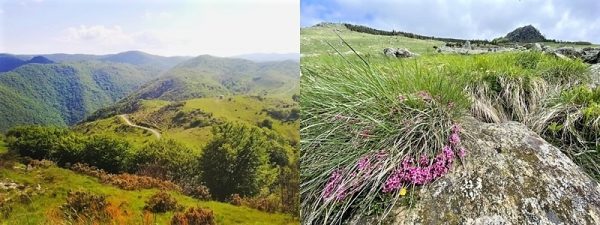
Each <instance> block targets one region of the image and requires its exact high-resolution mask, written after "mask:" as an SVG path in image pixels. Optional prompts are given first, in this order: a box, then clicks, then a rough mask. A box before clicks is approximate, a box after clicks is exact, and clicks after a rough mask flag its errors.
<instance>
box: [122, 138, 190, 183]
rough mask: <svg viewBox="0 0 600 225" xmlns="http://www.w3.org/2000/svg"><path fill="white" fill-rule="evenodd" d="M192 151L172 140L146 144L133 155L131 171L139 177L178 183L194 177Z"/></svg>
mask: <svg viewBox="0 0 600 225" xmlns="http://www.w3.org/2000/svg"><path fill="white" fill-rule="evenodd" d="M193 161H194V156H193V153H192V150H191V149H189V148H187V147H185V146H184V145H182V144H180V143H179V142H176V141H174V140H157V141H153V142H150V143H149V144H146V145H145V146H144V147H142V148H141V149H139V150H138V151H136V153H135V154H134V155H133V157H132V160H131V164H132V170H133V171H135V172H136V173H138V174H140V175H146V176H151V177H155V178H160V179H163V180H173V181H179V180H183V179H185V178H188V177H193V176H195V173H194V172H193V171H191V170H192V165H193Z"/></svg>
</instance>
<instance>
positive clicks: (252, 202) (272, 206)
mask: <svg viewBox="0 0 600 225" xmlns="http://www.w3.org/2000/svg"><path fill="white" fill-rule="evenodd" d="M242 205H245V206H248V207H249V208H253V209H257V210H260V211H263V212H268V213H275V212H281V211H283V205H282V204H281V199H279V198H277V197H275V196H273V195H271V196H258V197H251V198H244V199H243V200H242Z"/></svg>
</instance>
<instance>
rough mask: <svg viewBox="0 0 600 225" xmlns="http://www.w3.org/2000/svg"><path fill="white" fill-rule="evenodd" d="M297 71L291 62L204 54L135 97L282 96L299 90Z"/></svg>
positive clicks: (178, 98) (297, 66) (166, 98)
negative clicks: (261, 61) (256, 60)
mask: <svg viewBox="0 0 600 225" xmlns="http://www.w3.org/2000/svg"><path fill="white" fill-rule="evenodd" d="M299 69H300V67H299V63H298V62H294V61H281V62H264V63H256V62H253V61H250V60H245V59H234V58H220V57H214V56H208V55H204V56H199V57H196V58H193V59H190V60H188V61H185V62H183V63H181V64H179V65H177V66H175V67H173V68H172V69H171V70H169V71H167V72H166V73H165V74H164V75H163V76H161V77H160V78H159V79H157V80H154V81H152V82H150V83H148V84H147V85H145V86H144V87H142V88H141V89H140V90H138V91H137V92H136V93H134V95H136V98H138V99H163V100H183V99H190V98H199V97H207V96H217V95H233V94H266V95H269V94H281V93H285V92H291V90H294V89H296V90H297V89H298V88H297V86H298V81H299V73H300V71H299ZM289 95H290V96H291V95H292V94H289Z"/></svg>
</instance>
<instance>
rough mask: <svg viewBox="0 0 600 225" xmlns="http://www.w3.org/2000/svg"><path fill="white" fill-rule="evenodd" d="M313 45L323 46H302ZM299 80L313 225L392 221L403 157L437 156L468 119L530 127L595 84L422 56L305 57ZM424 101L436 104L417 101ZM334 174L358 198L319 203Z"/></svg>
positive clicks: (508, 61) (521, 59) (306, 206)
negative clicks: (361, 170)
mask: <svg viewBox="0 0 600 225" xmlns="http://www.w3.org/2000/svg"><path fill="white" fill-rule="evenodd" d="M315 29H323V28H315ZM305 32H308V31H306V30H305ZM305 34H307V33H303V35H305ZM313 37H315V38H316V37H318V36H315V35H312V34H310V33H309V35H308V37H306V36H303V37H302V38H303V40H307V39H310V38H313ZM327 37H329V38H333V39H335V38H337V37H336V36H335V35H329V36H327ZM342 37H343V38H344V36H343V34H342ZM319 38H320V37H319ZM386 38H388V37H386V36H382V37H374V40H380V41H373V40H371V42H372V44H371V45H370V46H367V50H369V49H371V48H370V47H373V46H377V47H376V48H377V49H378V48H380V47H381V46H378V45H379V43H381V40H385V39H386ZM322 39H323V38H321V40H322ZM367 40H368V39H367ZM367 40H365V43H364V44H365V45H369V41H367ZM338 41H339V39H338ZM346 41H347V42H348V43H349V44H350V45H352V47H353V48H354V49H355V50H356V51H359V52H363V51H365V50H364V48H361V47H357V46H355V45H354V44H353V43H352V42H351V41H349V40H346ZM359 45H360V44H359ZM340 46H341V45H340ZM323 49H331V47H329V48H326V47H323ZM341 49H347V47H346V48H344V47H339V49H338V51H340V52H344V51H343V50H341ZM363 60H364V61H363ZM301 71H302V74H303V77H302V80H301V88H302V90H303V91H302V95H301V108H302V110H303V111H302V112H303V117H302V124H301V135H302V141H301V145H302V148H301V149H302V150H301V161H302V162H303V163H302V164H301V171H302V174H301V180H302V181H301V182H302V190H301V195H302V198H303V199H304V200H303V204H302V208H303V210H304V211H305V212H307V213H305V214H303V221H308V222H309V223H338V222H340V221H343V220H345V219H347V218H348V217H351V216H352V215H371V214H372V213H374V212H375V214H377V215H378V216H379V215H381V214H385V213H386V212H389V210H390V209H391V208H392V207H393V205H394V202H397V201H402V197H400V196H399V195H397V193H396V192H394V193H393V194H391V195H385V194H382V193H381V189H382V187H383V183H384V182H385V179H386V178H387V177H389V176H390V175H391V173H392V171H393V170H394V168H396V167H397V166H398V165H400V164H401V160H402V159H403V158H405V157H419V156H421V155H425V154H426V155H427V156H432V155H436V154H437V153H438V152H439V151H440V149H441V146H443V145H445V144H446V143H447V142H446V141H447V137H448V135H449V129H450V128H449V127H450V125H452V124H453V123H460V120H461V118H463V117H465V116H474V117H476V118H478V119H480V120H482V121H486V122H504V121H520V122H523V123H527V122H528V121H529V120H530V119H531V118H532V117H534V116H535V115H536V112H538V111H540V110H544V108H543V107H544V103H545V102H546V99H547V98H548V97H549V96H553V95H556V94H558V93H560V91H561V90H563V89H566V88H569V87H572V86H574V85H578V84H582V83H587V82H589V80H590V79H589V74H588V72H587V66H586V65H585V64H583V63H582V62H581V61H571V60H562V59H558V58H554V57H551V56H548V55H543V54H541V53H536V52H509V53H494V54H483V55H440V54H435V55H434V54H424V55H422V56H420V57H417V58H414V59H390V58H386V57H383V56H382V55H381V54H379V55H373V54H371V55H364V54H363V55H362V57H361V58H359V57H358V56H356V55H353V54H348V55H346V54H343V56H339V55H335V54H334V55H319V56H312V57H304V58H303V59H302V67H301ZM423 92H425V93H428V95H429V96H432V97H431V99H432V100H425V99H423V98H422V97H420V94H419V93H423ZM588 111H589V110H588ZM596 118H597V117H596ZM365 133H367V134H368V135H366V136H365V135H362V134H365ZM380 151H383V152H385V153H386V156H387V158H385V159H384V160H379V161H378V163H379V165H381V167H380V169H379V170H378V171H377V172H376V174H375V175H372V176H370V177H369V178H368V179H366V180H365V179H364V178H360V177H359V178H356V176H355V175H352V174H353V173H351V172H352V171H356V168H357V167H358V164H359V161H360V160H361V159H364V158H365V157H369V156H372V155H373V154H377V153H378V152H380ZM575 161H576V162H577V160H575ZM335 171H343V172H341V173H342V177H343V178H341V179H342V181H341V183H345V184H353V185H354V184H356V183H358V186H359V189H358V191H356V192H354V194H352V195H350V196H349V197H346V198H345V199H342V200H331V199H326V198H322V197H321V196H322V193H323V192H324V190H325V187H326V186H327V184H328V182H329V181H330V179H331V176H332V174H334V173H335ZM381 202H383V203H381ZM375 205H379V206H378V207H379V208H378V207H374V206H375ZM372 206H373V207H372Z"/></svg>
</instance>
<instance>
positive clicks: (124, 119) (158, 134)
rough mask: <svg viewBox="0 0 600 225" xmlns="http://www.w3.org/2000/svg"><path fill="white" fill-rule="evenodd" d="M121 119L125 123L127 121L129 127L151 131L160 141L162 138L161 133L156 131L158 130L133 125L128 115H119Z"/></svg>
mask: <svg viewBox="0 0 600 225" xmlns="http://www.w3.org/2000/svg"><path fill="white" fill-rule="evenodd" d="M119 118H121V119H122V120H123V121H125V124H127V125H128V126H132V127H137V128H140V129H144V130H147V131H150V132H152V133H153V134H154V136H156V138H157V139H160V137H161V136H160V132H158V130H156V129H152V128H149V127H142V126H139V125H135V124H133V123H132V122H131V121H129V119H128V118H127V115H126V114H121V115H119Z"/></svg>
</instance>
